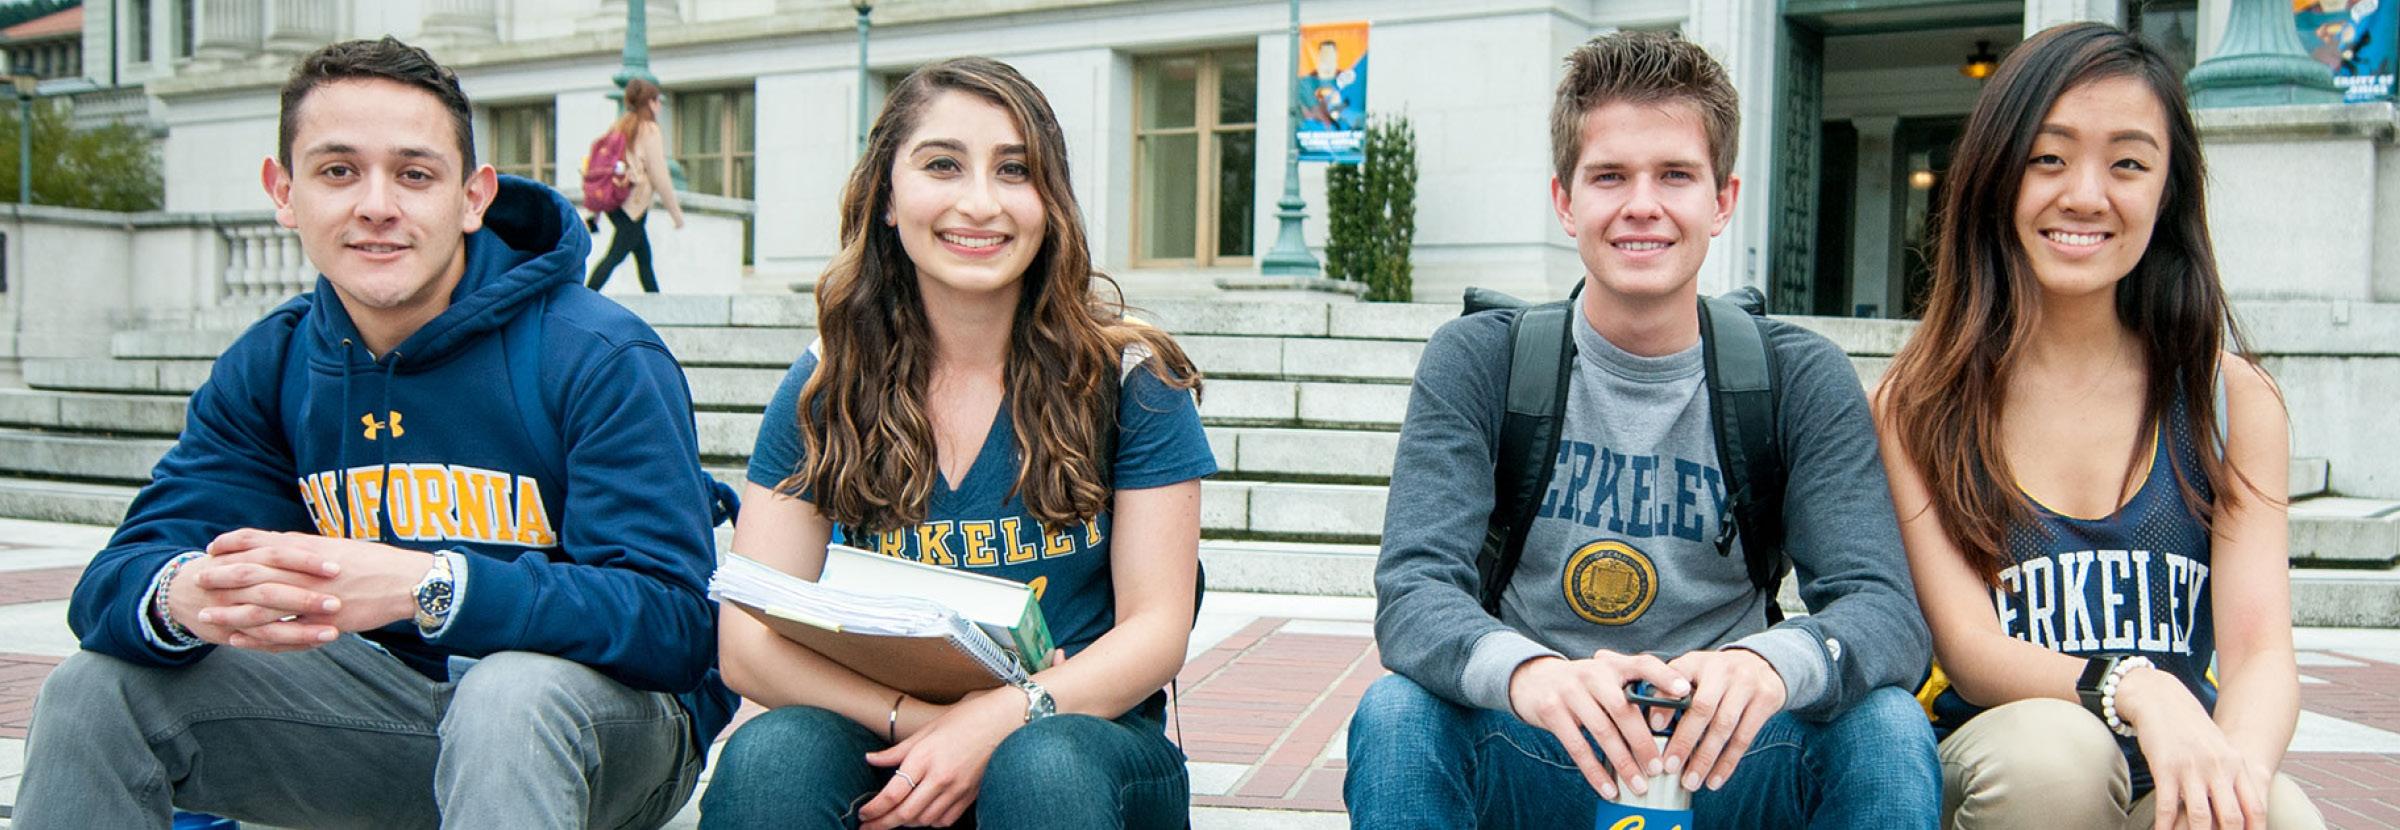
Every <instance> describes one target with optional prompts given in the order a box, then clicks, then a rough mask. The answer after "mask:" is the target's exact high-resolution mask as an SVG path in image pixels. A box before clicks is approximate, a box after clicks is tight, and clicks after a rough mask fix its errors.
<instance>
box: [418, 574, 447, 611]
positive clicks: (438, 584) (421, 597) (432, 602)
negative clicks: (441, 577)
mask: <svg viewBox="0 0 2400 830" xmlns="http://www.w3.org/2000/svg"><path fill="white" fill-rule="evenodd" d="M451 591H452V585H451V583H450V582H447V581H434V582H427V583H425V584H423V585H419V586H417V610H419V611H422V612H424V613H426V614H429V615H433V616H440V615H443V614H447V613H450V597H451Z"/></svg>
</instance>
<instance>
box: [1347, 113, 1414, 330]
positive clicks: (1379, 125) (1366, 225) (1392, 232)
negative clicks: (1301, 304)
mask: <svg viewBox="0 0 2400 830" xmlns="http://www.w3.org/2000/svg"><path fill="white" fill-rule="evenodd" d="M1363 149H1364V150H1365V153H1364V154H1365V156H1366V162H1365V163H1364V164H1336V165H1333V166H1331V167H1328V168H1326V170H1325V191H1326V193H1325V205H1326V221H1327V225H1326V231H1327V234H1326V241H1325V275H1326V276H1328V277H1332V278H1334V279H1339V280H1351V281H1354V282H1362V283H1365V284H1366V286H1367V299H1369V300H1373V301H1379V302H1407V301H1409V300H1410V299H1413V298H1414V295H1415V293H1416V287H1415V283H1416V277H1415V269H1414V267H1413V266H1411V265H1410V263H1409V253H1410V251H1411V250H1412V249H1413V248H1414V247H1415V246H1416V239H1417V132H1416V128H1415V127H1413V126H1411V125H1410V124H1409V121H1408V117H1407V116H1405V115H1387V116H1378V117H1376V118H1375V119H1373V120H1372V123H1370V124H1369V125H1368V127H1367V136H1366V146H1365V147H1364V148H1363Z"/></svg>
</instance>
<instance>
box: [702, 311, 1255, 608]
mask: <svg viewBox="0 0 2400 830" xmlns="http://www.w3.org/2000/svg"><path fill="white" fill-rule="evenodd" d="M816 368H817V357H816V355H815V354H811V353H803V354H802V355H801V356H800V359H799V360H797V361H794V362H793V363H792V369H791V371H790V372H789V373H787V374H785V375H784V378H783V384H782V385H781V386H778V387H776V389H775V397H774V399H773V400H770V401H768V402H767V413H766V419H765V421H763V422H762V423H761V424H760V426H759V429H758V446H757V447H756V448H755V449H753V450H751V452H750V474H749V476H750V481H751V482H752V483H755V484H757V485H759V486H761V487H767V488H773V487H775V486H776V485H777V484H780V483H782V482H783V480H784V479H785V478H788V477H790V476H791V474H792V473H794V472H797V471H798V470H799V468H800V459H801V453H802V451H803V448H802V445H801V441H800V431H799V427H800V424H799V419H798V415H797V413H798V411H799V398H800V389H801V387H803V386H806V385H807V384H808V377H809V375H810V374H811V373H813V372H815V371H816ZM1117 422H1118V430H1117V457H1116V480H1115V485H1116V487H1117V489H1120V490H1141V489H1146V488H1151V487H1164V486H1166V485H1169V484H1175V483H1179V482H1184V481H1190V480H1192V479H1195V478H1200V477H1202V476H1206V475H1208V474H1210V473H1214V472H1216V471H1217V462H1216V457H1215V456H1214V455H1213V454H1211V453H1210V452H1209V449H1208V436H1207V435H1206V434H1204V433H1203V432H1202V431H1201V429H1200V410H1199V408H1198V407H1197V406H1195V405H1194V404H1193V402H1192V396H1191V393H1189V392H1187V391H1185V390H1182V389H1176V388H1174V387H1171V386H1168V385H1167V384H1166V382H1164V381H1161V380H1159V379H1158V376H1157V375H1153V374H1151V373H1150V370H1149V369H1148V368H1146V367H1145V368H1136V369H1135V370H1133V371H1132V372H1131V373H1129V374H1127V375H1126V377H1125V386H1124V391H1123V393H1122V394H1120V395H1118V403H1117ZM1017 464H1018V461H1017V435H1016V429H1015V426H1014V424H1013V423H1011V421H1010V419H1009V414H1008V406H1007V404H1006V403H1005V402H1003V403H1002V404H1001V406H1000V411H999V413H998V414H997V415H995V416H994V417H993V419H992V429H991V433H990V434H989V435H988V436H986V437H985V438H984V442H983V448H982V450H981V451H979V452H977V453H976V454H975V463H974V466H972V467H970V468H968V470H967V475H966V478H965V480H963V481H960V482H957V487H956V488H955V489H953V488H952V487H951V482H948V481H945V480H943V479H942V477H941V476H939V475H936V476H935V480H934V485H933V496H932V499H931V503H930V504H928V505H927V509H926V517H925V521H923V522H920V523H918V524H917V525H916V526H914V527H908V528H902V529H900V530H897V531H890V532H883V533H877V532H872V531H861V530H857V529H854V528H846V527H837V528H836V529H835V533H836V536H835V538H836V539H840V540H843V541H844V543H846V544H849V545H852V546H855V547H860V548H865V549H867V550H872V551H878V552H881V553H883V554H884V555H886V556H900V557H905V558H908V559H910V560H914V561H917V562H925V563H929V564H934V565H940V566H942V567H947V568H964V569H967V570H970V571H974V572H976V573H980V574H985V575H989V576H997V577H1000V578H1002V579H1010V580H1015V581H1017V582H1022V583H1025V584H1028V585H1031V586H1033V589H1034V594H1035V596H1038V597H1040V598H1041V603H1042V616H1043V617H1044V618H1046V619H1048V620H1049V623H1050V636H1051V639H1052V640H1054V641H1056V642H1057V643H1058V645H1059V647H1060V648H1062V649H1065V650H1066V652H1067V654H1068V655H1069V656H1073V655H1075V654H1077V653H1079V652H1081V651H1083V649H1084V647H1085V646H1089V645H1091V644H1092V641H1094V640H1097V639H1100V635H1101V634H1103V633H1106V632H1107V631H1108V629H1109V628H1110V627H1112V626H1114V625H1115V624H1116V595H1115V594H1114V593H1113V592H1112V590H1111V588H1110V583H1109V567H1108V551H1109V539H1110V532H1111V528H1110V524H1111V523H1110V521H1109V515H1108V514H1107V513H1102V514H1101V515H1100V516H1098V517H1096V518H1094V519H1093V520H1091V521H1088V522H1084V523H1082V524H1077V525H1071V526H1066V527H1057V528H1050V529H1048V530H1047V531H1045V530H1044V529H1043V527H1042V526H1041V522H1039V521H1037V520H1035V519H1034V517H1033V514H1031V513H1029V512H1027V511H1026V509H1025V502H1024V500H1023V499H1020V498H1017V497H1016V496H1013V495H1011V494H1010V493H1009V488H1010V486H1011V485H1013V484H1015V483H1016V479H1017Z"/></svg>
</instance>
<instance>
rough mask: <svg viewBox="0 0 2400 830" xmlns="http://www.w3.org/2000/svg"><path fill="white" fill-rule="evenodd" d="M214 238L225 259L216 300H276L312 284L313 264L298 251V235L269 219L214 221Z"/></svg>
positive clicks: (314, 269) (314, 272)
mask: <svg viewBox="0 0 2400 830" xmlns="http://www.w3.org/2000/svg"><path fill="white" fill-rule="evenodd" d="M217 242H218V245H219V246H220V248H219V250H220V251H221V252H222V259H221V261H222V262H224V263H225V270H224V279H223V281H222V282H220V283H219V284H218V290H217V298H218V299H219V300H225V301H244V300H276V299H281V298H284V297H289V296H292V295H294V294H298V293H301V292H303V291H307V290H309V288H310V287H311V286H313V285H315V284H316V276H315V274H316V268H315V266H312V265H310V264H309V262H308V256H307V255H306V254H304V253H302V252H301V251H300V235H299V234H296V233H293V232H292V231H291V229H289V228H285V227H283V226H281V225H278V224H275V223H274V222H272V221H269V222H266V223H263V224H238V225H218V226H217Z"/></svg>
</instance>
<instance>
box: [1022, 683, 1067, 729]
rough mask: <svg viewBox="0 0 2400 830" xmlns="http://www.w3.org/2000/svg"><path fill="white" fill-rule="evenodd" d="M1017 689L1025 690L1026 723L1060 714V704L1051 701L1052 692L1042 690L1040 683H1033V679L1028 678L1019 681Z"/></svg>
mask: <svg viewBox="0 0 2400 830" xmlns="http://www.w3.org/2000/svg"><path fill="white" fill-rule="evenodd" d="M1017 688H1019V689H1023V690H1025V722H1026V723H1032V722H1034V720H1035V719H1038V718H1046V717H1049V716H1051V715H1055V714H1058V702H1057V701H1055V700H1051V699H1050V690H1049V689H1044V688H1042V684H1040V683H1035V682H1033V678H1030V677H1028V678H1025V679H1023V680H1019V681H1017Z"/></svg>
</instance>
